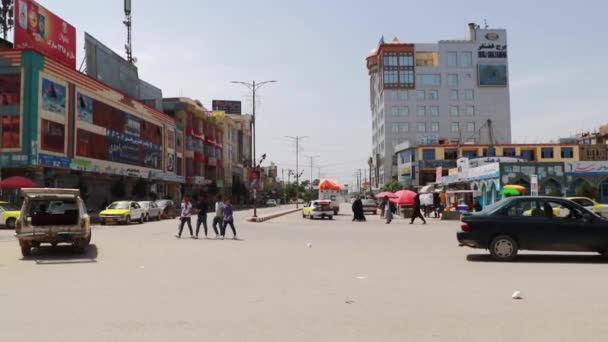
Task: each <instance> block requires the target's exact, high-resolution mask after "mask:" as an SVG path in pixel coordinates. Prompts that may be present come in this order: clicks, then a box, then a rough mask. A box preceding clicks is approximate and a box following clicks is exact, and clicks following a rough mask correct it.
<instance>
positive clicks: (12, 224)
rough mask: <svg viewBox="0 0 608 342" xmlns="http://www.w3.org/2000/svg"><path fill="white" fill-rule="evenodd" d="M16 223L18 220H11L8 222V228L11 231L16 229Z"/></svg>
mask: <svg viewBox="0 0 608 342" xmlns="http://www.w3.org/2000/svg"><path fill="white" fill-rule="evenodd" d="M16 222H17V220H15V219H14V218H9V219H8V220H6V227H8V228H9V229H15V223H16Z"/></svg>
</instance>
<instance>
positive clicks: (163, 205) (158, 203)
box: [156, 200, 169, 207]
mask: <svg viewBox="0 0 608 342" xmlns="http://www.w3.org/2000/svg"><path fill="white" fill-rule="evenodd" d="M156 205H157V206H159V207H166V206H168V205H169V201H168V200H162V201H156Z"/></svg>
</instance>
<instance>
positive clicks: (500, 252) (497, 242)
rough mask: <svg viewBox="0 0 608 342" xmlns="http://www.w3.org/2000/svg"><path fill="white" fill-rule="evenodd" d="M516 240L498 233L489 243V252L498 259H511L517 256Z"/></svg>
mask: <svg viewBox="0 0 608 342" xmlns="http://www.w3.org/2000/svg"><path fill="white" fill-rule="evenodd" d="M518 249H519V246H518V245H517V241H515V239H513V238H512V237H510V236H508V235H499V236H497V237H495V238H494V240H492V242H491V243H490V254H492V257H493V258H494V259H496V260H498V261H511V260H513V259H515V257H517V251H518Z"/></svg>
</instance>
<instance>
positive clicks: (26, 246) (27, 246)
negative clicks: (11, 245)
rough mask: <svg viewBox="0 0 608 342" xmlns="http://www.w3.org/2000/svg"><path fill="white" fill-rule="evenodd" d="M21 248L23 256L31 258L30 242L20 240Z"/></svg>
mask: <svg viewBox="0 0 608 342" xmlns="http://www.w3.org/2000/svg"><path fill="white" fill-rule="evenodd" d="M19 246H21V255H23V256H24V257H26V256H30V255H31V254H32V246H31V245H30V243H29V242H27V241H23V240H19Z"/></svg>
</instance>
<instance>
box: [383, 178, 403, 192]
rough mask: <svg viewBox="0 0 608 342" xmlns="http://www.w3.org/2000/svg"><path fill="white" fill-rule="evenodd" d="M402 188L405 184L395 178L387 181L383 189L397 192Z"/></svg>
mask: <svg viewBox="0 0 608 342" xmlns="http://www.w3.org/2000/svg"><path fill="white" fill-rule="evenodd" d="M402 189H403V185H401V183H399V181H396V180H394V179H393V180H391V181H389V182H387V183H386V184H384V187H383V188H382V191H390V192H396V191H399V190H402Z"/></svg>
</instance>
